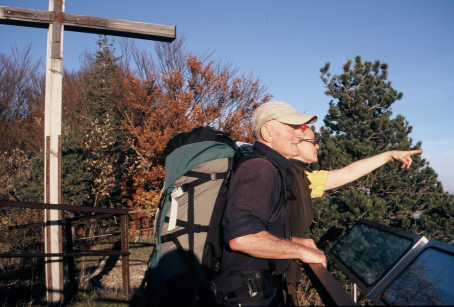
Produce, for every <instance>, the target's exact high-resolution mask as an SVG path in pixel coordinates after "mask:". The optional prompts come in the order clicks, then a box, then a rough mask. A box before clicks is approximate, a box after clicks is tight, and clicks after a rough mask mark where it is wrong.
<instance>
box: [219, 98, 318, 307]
mask: <svg viewBox="0 0 454 307" xmlns="http://www.w3.org/2000/svg"><path fill="white" fill-rule="evenodd" d="M316 120H317V117H316V116H313V115H307V114H301V113H298V112H297V111H296V110H295V109H294V108H293V107H291V106H290V105H288V104H286V103H283V102H276V101H273V102H268V103H265V104H263V105H262V106H260V107H259V108H258V109H257V110H256V111H255V113H254V115H253V117H252V131H253V134H254V137H255V139H256V141H255V142H254V144H253V149H254V152H255V154H256V155H260V156H261V157H257V158H252V159H248V160H246V161H244V162H242V163H241V164H240V165H239V167H238V168H237V169H236V171H235V173H234V175H233V178H232V181H231V182H230V188H229V193H228V201H227V206H226V210H225V215H224V219H223V227H224V239H225V241H226V242H227V243H228V247H227V248H226V249H225V251H224V255H223V260H222V270H223V271H224V272H226V274H228V276H223V279H222V280H221V281H220V283H219V284H218V285H219V288H218V299H220V300H221V301H222V303H224V304H226V305H238V304H241V305H243V306H244V305H248V306H266V305H269V306H282V305H285V304H286V297H287V295H286V283H285V280H284V276H283V273H284V272H285V271H286V269H287V267H288V264H289V259H299V260H301V261H303V262H306V263H320V264H322V265H324V266H325V267H326V258H325V255H324V253H323V252H322V251H320V250H318V249H317V248H316V247H315V245H312V244H305V242H304V241H301V242H293V241H291V240H290V236H289V232H288V225H287V218H286V210H285V209H282V210H277V212H276V210H275V209H276V208H279V205H282V204H283V203H285V202H286V198H287V197H286V196H288V195H290V197H291V196H293V195H292V194H293V193H292V192H291V191H288V192H285V191H286V190H288V188H289V187H291V184H292V179H291V175H290V172H289V168H290V166H291V164H292V163H291V162H290V161H289V159H290V158H293V157H295V156H298V155H299V154H300V150H299V147H298V145H299V143H300V139H302V138H303V134H302V131H301V129H300V127H301V125H302V124H311V123H314V122H315V121H316ZM282 177H284V178H282ZM283 185H285V186H283ZM283 208H285V205H284V207H283ZM272 212H274V213H275V215H274V216H271V215H272Z"/></svg>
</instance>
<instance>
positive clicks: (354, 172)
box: [325, 149, 422, 190]
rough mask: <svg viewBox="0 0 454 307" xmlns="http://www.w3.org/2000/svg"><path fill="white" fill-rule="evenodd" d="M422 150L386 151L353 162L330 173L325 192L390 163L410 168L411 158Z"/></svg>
mask: <svg viewBox="0 0 454 307" xmlns="http://www.w3.org/2000/svg"><path fill="white" fill-rule="evenodd" d="M420 153H422V150H420V149H418V150H408V151H399V150H393V151H386V152H383V153H381V154H378V155H376V156H373V157H370V158H366V159H362V160H359V161H356V162H353V163H351V164H349V165H347V166H346V167H343V168H340V169H336V170H333V171H329V172H328V179H327V181H326V186H325V190H330V189H334V188H337V187H340V186H342V185H344V184H347V183H349V182H352V181H354V180H356V179H358V178H360V177H362V176H364V175H367V174H369V173H370V172H372V171H373V170H375V169H377V168H379V167H380V166H382V165H384V164H386V163H387V162H389V161H395V162H400V163H401V164H402V165H401V167H402V168H409V167H410V165H411V162H412V159H411V156H412V155H414V154H420Z"/></svg>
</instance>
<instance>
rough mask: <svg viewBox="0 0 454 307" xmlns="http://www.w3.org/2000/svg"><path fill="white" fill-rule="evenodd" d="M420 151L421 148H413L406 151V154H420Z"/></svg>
mask: <svg viewBox="0 0 454 307" xmlns="http://www.w3.org/2000/svg"><path fill="white" fill-rule="evenodd" d="M420 153H422V149H415V150H409V151H407V154H409V155H410V156H412V155H415V154H420Z"/></svg>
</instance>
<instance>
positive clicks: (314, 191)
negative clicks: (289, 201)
mask: <svg viewBox="0 0 454 307" xmlns="http://www.w3.org/2000/svg"><path fill="white" fill-rule="evenodd" d="M306 176H307V178H308V179H309V181H310V182H311V185H310V186H309V188H310V189H311V198H316V197H322V196H323V192H325V186H326V181H327V180H328V171H313V172H306Z"/></svg>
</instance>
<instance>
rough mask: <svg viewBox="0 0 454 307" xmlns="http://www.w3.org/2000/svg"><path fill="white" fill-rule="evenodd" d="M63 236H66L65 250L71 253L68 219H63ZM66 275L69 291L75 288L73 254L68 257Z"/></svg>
mask: <svg viewBox="0 0 454 307" xmlns="http://www.w3.org/2000/svg"><path fill="white" fill-rule="evenodd" d="M65 237H66V252H67V253H72V252H73V251H74V245H73V234H72V223H71V220H70V219H67V220H65ZM67 261H68V277H69V282H68V284H69V287H68V288H69V289H70V291H73V290H76V287H77V283H76V267H75V264H74V256H72V257H68V260H67Z"/></svg>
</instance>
